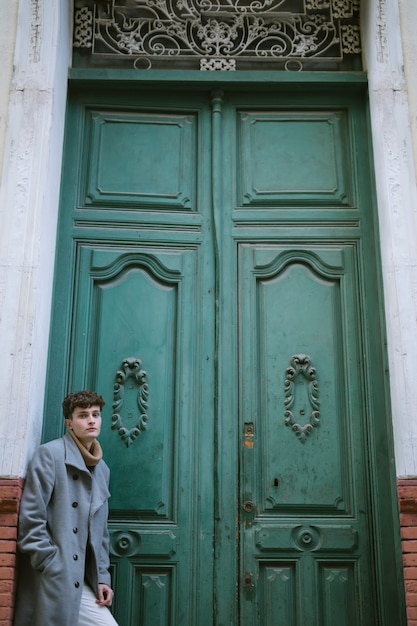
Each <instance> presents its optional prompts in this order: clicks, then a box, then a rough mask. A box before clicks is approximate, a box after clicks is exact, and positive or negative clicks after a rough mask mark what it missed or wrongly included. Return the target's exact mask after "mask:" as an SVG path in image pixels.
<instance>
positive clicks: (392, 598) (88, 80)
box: [43, 69, 405, 626]
mask: <svg viewBox="0 0 417 626" xmlns="http://www.w3.org/2000/svg"><path fill="white" fill-rule="evenodd" d="M180 83H181V89H183V90H185V91H186V90H187V89H193V90H204V91H213V90H216V89H225V90H227V91H231V90H239V91H241V90H243V89H260V88H262V91H276V90H278V91H280V90H284V91H288V90H291V91H296V92H297V91H304V90H306V89H309V90H311V92H313V93H319V92H321V91H323V90H325V91H328V92H329V93H337V92H340V91H341V90H343V89H345V90H346V91H347V92H349V94H352V92H353V91H354V92H355V93H356V94H358V97H362V98H363V105H362V106H364V107H367V79H366V75H365V74H363V73H355V74H348V73H337V74H334V73H300V74H298V73H297V74H295V73H294V74H291V73H282V74H280V73H273V72H263V73H260V72H258V73H252V72H239V73H238V72H236V73H226V72H224V73H216V75H213V73H209V72H208V73H202V72H194V71H188V72H177V71H169V72H164V71H149V72H145V73H143V74H141V73H140V72H137V71H135V70H124V71H123V72H119V71H117V70H80V69H77V70H73V71H72V72H71V76H70V91H71V90H83V89H88V90H97V92H100V91H103V90H104V91H106V90H108V89H109V88H115V89H119V88H120V89H124V88H129V89H138V90H142V89H152V90H165V89H169V88H170V87H175V89H177V90H178V89H180V87H179V84H180ZM369 129H370V124H369V123H368V127H367V129H366V132H367V134H368V138H369V142H368V145H369V146H371V140H370V132H369ZM367 158H368V160H369V163H370V169H371V171H372V170H373V165H372V163H373V159H372V153H371V151H370V150H369V153H368V155H367ZM372 190H373V191H372V196H373V201H372V217H371V219H372V221H373V224H374V226H375V227H374V229H373V232H374V241H373V246H374V248H375V251H376V257H377V258H378V264H377V267H376V274H377V276H378V284H377V289H378V293H379V295H380V296H381V298H382V294H383V290H382V277H381V263H380V252H379V236H378V230H377V224H378V219H377V211H376V201H375V188H374V185H373V184H372ZM59 221H60V223H61V220H59ZM70 230H71V229H70ZM68 235H70V236H68ZM62 237H63V233H61V232H60V230H59V231H58V246H57V251H58V252H57V258H58V254H62V253H63V251H64V252H66V255H65V254H64V256H66V263H67V264H68V270H67V276H66V278H67V281H69V282H68V283H67V284H72V283H73V275H72V273H71V272H72V270H71V262H70V261H71V259H73V255H74V245H73V241H72V232H68V231H67V232H66V239H65V237H64V240H63V241H62V245H59V242H60V239H61V238H62ZM60 282H63V283H65V282H66V281H65V280H62V275H61V274H60V275H59V278H58V272H57V264H56V271H55V283H54V294H58V293H61V297H60V298H56V297H55V301H56V302H55V309H54V315H55V319H60V320H61V322H60V323H58V324H57V323H54V324H53V325H52V326H51V338H50V348H49V350H50V354H49V364H48V379H47V380H48V383H47V393H46V411H45V413H46V414H48V412H49V411H48V407H55V406H58V405H59V403H60V400H61V398H62V397H63V396H64V395H65V393H66V392H67V388H66V386H67V379H68V372H67V368H66V364H67V362H68V358H67V357H68V344H69V337H70V324H69V320H70V318H71V312H72V308H73V302H72V299H71V298H70V297H68V295H69V294H68V293H67V296H66V297H63V296H64V294H63V293H62V292H60V287H59V283H60ZM378 308H379V316H380V326H378V325H377V328H379V327H380V328H382V329H384V330H385V321H384V316H383V306H382V303H381V305H380V306H379V307H378ZM372 341H373V342H375V344H378V345H382V346H385V340H384V337H381V336H378V335H377V334H376V335H374V336H373V337H372ZM381 351H382V352H383V359H382V360H381V362H380V363H379V364H378V368H379V380H382V381H383V385H382V387H383V393H381V394H380V395H379V396H377V395H375V406H374V410H373V412H371V413H372V415H373V416H375V423H373V424H371V428H370V429H369V433H368V434H369V439H368V446H369V449H368V455H369V459H371V460H372V461H373V466H372V468H371V470H370V475H371V483H372V484H371V494H370V498H371V501H372V503H373V513H374V515H373V529H374V537H375V541H379V542H382V543H383V545H387V546H388V545H390V546H391V548H390V550H386V552H384V555H383V557H382V558H381V560H380V562H378V563H376V566H375V570H376V571H377V572H378V581H377V586H378V590H379V593H378V598H379V603H380V614H381V615H383V614H384V611H383V610H382V606H383V605H384V604H385V603H387V604H388V603H390V604H391V605H392V606H395V607H396V611H397V615H398V616H405V608H404V601H403V592H402V589H398V588H397V589H396V590H394V591H392V593H391V595H390V591H391V590H392V586H391V585H387V584H386V582H384V581H386V576H387V572H392V571H393V570H395V571H396V572H397V576H396V579H397V580H402V560H401V548H400V534H399V517H398V502H397V491H396V476H395V463H394V451H393V439H392V420H391V414H390V410H389V406H390V401H389V379H388V376H387V374H386V372H387V369H388V368H387V355H386V352H385V347H384V348H383V349H382V348H381ZM52 363H53V367H52V365H51V364H52ZM58 372H60V374H59V373H58ZM387 409H388V410H387ZM377 417H378V418H379V419H380V420H381V422H378V423H377V422H376V419H377ZM220 430H221V429H220V428H219V427H217V435H218V437H217V440H216V444H217V450H216V451H215V458H216V459H217V462H219V463H221V458H222V456H223V449H222V440H221V437H220ZM61 434H62V424H61V421H60V420H58V419H57V420H51V421H45V422H44V430H43V440H44V441H46V440H49V439H51V438H54V437H57V436H60V435H61ZM234 436H235V437H234V440H235V441H238V440H239V433H238V432H237V430H236V432H235V433H234ZM217 471H219V467H218V468H217ZM231 495H232V494H231V493H230V491H229V490H227V491H226V492H223V493H222V494H220V495H219V506H220V508H221V509H222V510H223V511H228V513H227V514H226V515H221V514H219V517H218V519H217V521H216V524H215V525H216V533H215V535H216V539H217V541H216V542H215V550H216V554H215V560H216V562H217V565H218V567H217V571H218V572H220V573H221V574H220V575H219V576H218V577H215V581H214V592H215V624H216V626H221V625H224V626H225V625H226V624H231V623H233V622H234V619H235V615H236V614H237V613H236V611H237V596H236V593H235V589H236V580H235V577H233V576H232V577H231V576H230V575H228V574H227V572H228V571H229V572H230V568H232V570H234V569H235V565H234V564H233V563H232V562H231V561H233V560H234V559H232V558H231V555H232V554H233V550H232V549H231V545H232V544H234V542H235V537H236V533H237V527H236V523H235V514H234V513H233V515H232V509H233V511H234V512H235V504H234V499H233V498H231ZM381 503H384V504H385V506H384V507H383V506H382V505H381ZM386 506H388V510H390V511H391V512H392V515H391V517H390V518H389V519H386V518H384V519H382V518H381V515H380V514H379V513H380V511H381V509H382V508H386ZM230 520H233V523H232V524H231V523H230ZM393 538H394V540H393ZM393 564H395V567H394V566H393ZM215 569H216V568H215ZM399 584H400V585H401V584H402V583H401V582H400V583H399ZM226 589H228V590H229V591H228V592H226V593H225V590H226ZM232 597H234V598H235V603H236V604H232V603H231V602H230V598H232ZM399 619H401V617H399ZM403 619H405V617H403ZM401 623H402V622H401ZM404 623H405V622H404ZM399 624H400V622H399ZM381 626H382V625H381ZM386 626H390V625H389V624H386Z"/></svg>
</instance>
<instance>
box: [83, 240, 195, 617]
mask: <svg viewBox="0 0 417 626" xmlns="http://www.w3.org/2000/svg"><path fill="white" fill-rule="evenodd" d="M78 259H79V261H78V272H77V275H78V280H77V295H78V298H77V299H78V301H79V302H80V306H79V315H78V316H77V320H76V324H75V328H74V333H73V335H74V344H75V345H74V358H75V360H76V361H77V362H78V361H83V360H84V361H85V362H86V368H87V371H88V372H89V376H90V380H91V381H92V383H91V384H92V385H93V387H94V388H97V389H100V390H107V394H106V397H107V399H108V405H109V408H107V407H105V409H104V415H105V421H104V424H103V429H102V433H101V437H100V441H101V444H102V447H103V450H104V454H105V458H106V462H107V463H108V464H109V466H110V468H111V471H112V485H111V492H112V498H111V500H110V508H111V519H112V522H111V526H110V527H111V555H112V562H113V583H114V584H115V585H116V587H117V588H118V589H119V592H120V595H122V594H123V593H124V591H123V589H124V588H125V587H126V586H127V587H129V586H131V588H130V592H131V594H132V595H131V599H132V600H133V599H134V602H133V603H127V604H126V605H125V606H123V605H121V603H120V601H119V602H118V601H117V600H116V602H117V604H116V608H117V612H118V616H119V619H120V621H121V622H122V623H131V624H135V623H145V624H146V623H149V624H152V626H154V625H155V624H161V626H162V625H165V624H170V623H172V620H173V619H174V620H175V623H181V622H182V620H184V622H185V623H192V620H193V618H192V617H191V615H190V610H191V608H192V605H191V604H189V603H188V600H187V599H185V601H184V602H183V603H181V602H180V601H179V600H178V594H179V590H180V589H183V588H186V587H189V586H190V585H191V580H192V578H193V575H194V565H193V564H192V563H191V561H190V555H191V554H193V555H194V556H197V554H198V551H199V549H200V548H199V545H198V544H197V543H196V538H195V536H194V531H193V526H192V523H193V521H194V515H195V506H194V503H195V501H196V498H197V497H198V496H197V491H196V490H197V485H196V482H195V475H196V474H197V472H198V466H199V462H200V461H199V455H198V451H197V449H196V447H195V445H194V441H195V439H196V438H197V437H198V436H199V424H198V422H197V421H196V420H195V419H194V413H195V411H194V402H195V393H196V390H198V388H199V385H198V384H197V380H198V379H197V374H196V373H197V372H198V366H197V364H196V359H197V357H198V354H199V351H200V349H201V345H200V342H199V335H198V333H197V332H196V327H195V318H194V317H193V316H192V315H191V313H192V312H193V311H194V312H195V306H194V294H195V291H196V288H197V285H196V280H195V277H196V266H197V252H196V250H187V249H182V250H172V251H169V250H167V249H165V250H163V251H162V250H160V249H158V248H157V247H149V246H129V247H126V246H125V247H124V246H120V245H113V246H108V245H106V244H104V245H103V246H98V245H97V244H96V245H95V246H94V248H92V247H91V246H89V245H82V246H80V247H79V249H78ZM81 303H83V304H81ZM156 313H157V314H156ZM184 355H187V358H184ZM77 374H78V375H80V374H82V371H81V368H77ZM82 384H83V383H82V380H81V379H80V380H79V381H78V380H77V375H76V374H75V373H74V385H75V387H80V386H82ZM109 390H113V397H112V398H109ZM110 406H111V409H110ZM184 449H185V450H187V454H183V453H182V451H183V450H184ZM122 598H123V595H122ZM122 598H120V599H122ZM170 616H171V617H170Z"/></svg>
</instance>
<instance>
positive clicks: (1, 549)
mask: <svg viewBox="0 0 417 626" xmlns="http://www.w3.org/2000/svg"><path fill="white" fill-rule="evenodd" d="M22 486H23V480H22V479H19V478H16V479H0V626H11V625H12V623H13V607H14V591H15V583H16V530H17V514H18V510H19V502H20V498H21V495H22Z"/></svg>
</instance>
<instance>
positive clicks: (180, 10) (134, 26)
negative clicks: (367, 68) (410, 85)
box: [73, 0, 361, 71]
mask: <svg viewBox="0 0 417 626" xmlns="http://www.w3.org/2000/svg"><path fill="white" fill-rule="evenodd" d="M359 3H360V0H95V1H94V0H75V3H74V4H75V8H74V41H73V45H74V55H73V65H74V67H103V68H109V67H130V68H135V69H138V70H142V69H193V70H195V69H199V70H208V71H213V70H227V71H233V70H287V71H302V70H309V71H311V70H332V71H335V70H345V71H352V70H361V43H360V29H359Z"/></svg>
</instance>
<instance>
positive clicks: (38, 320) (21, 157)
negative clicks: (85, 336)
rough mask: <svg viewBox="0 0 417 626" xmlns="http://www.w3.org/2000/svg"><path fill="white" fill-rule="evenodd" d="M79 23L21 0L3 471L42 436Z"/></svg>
mask: <svg viewBox="0 0 417 626" xmlns="http://www.w3.org/2000/svg"><path fill="white" fill-rule="evenodd" d="M70 24H71V20H70V2H69V1H68V0H19V10H18V22H17V38H16V49H15V55H14V71H13V76H12V80H11V90H10V101H9V110H8V126H7V132H6V136H5V144H4V158H3V170H2V176H1V187H0V353H1V358H0V476H21V475H22V474H23V473H24V469H25V464H26V461H27V458H28V456H29V454H30V453H31V451H32V449H33V448H34V447H35V446H37V445H38V444H39V442H40V435H41V428H42V420H43V403H44V390H45V374H46V364H47V351H48V338H49V323H50V307H51V295H52V279H53V268H54V255H55V239H56V224H57V216H58V204H59V187H60V178H61V155H62V142H63V131H64V117H65V100H66V84H67V77H68V66H69V63H70V40H71V33H70Z"/></svg>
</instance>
